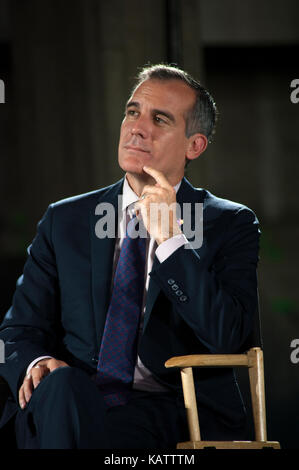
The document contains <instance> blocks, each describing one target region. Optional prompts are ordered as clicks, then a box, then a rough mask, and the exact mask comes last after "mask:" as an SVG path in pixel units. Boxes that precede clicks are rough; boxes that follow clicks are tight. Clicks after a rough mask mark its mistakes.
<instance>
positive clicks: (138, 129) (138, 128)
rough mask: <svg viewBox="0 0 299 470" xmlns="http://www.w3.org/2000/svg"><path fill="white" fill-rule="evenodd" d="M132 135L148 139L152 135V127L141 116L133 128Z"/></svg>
mask: <svg viewBox="0 0 299 470" xmlns="http://www.w3.org/2000/svg"><path fill="white" fill-rule="evenodd" d="M131 133H132V135H134V136H139V137H142V138H143V139H146V138H147V137H148V136H149V134H150V127H149V124H148V122H147V120H146V119H145V118H143V117H140V116H139V118H138V119H137V120H136V121H135V122H134V124H133V126H132V128H131Z"/></svg>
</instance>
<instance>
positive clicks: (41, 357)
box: [26, 356, 52, 375]
mask: <svg viewBox="0 0 299 470" xmlns="http://www.w3.org/2000/svg"><path fill="white" fill-rule="evenodd" d="M42 359H52V356H40V357H38V358H37V359H34V361H32V362H30V364H29V366H28V367H27V370H26V375H27V374H29V372H30V371H31V369H32V367H33V366H34V365H35V364H36V363H37V362H39V361H41V360H42Z"/></svg>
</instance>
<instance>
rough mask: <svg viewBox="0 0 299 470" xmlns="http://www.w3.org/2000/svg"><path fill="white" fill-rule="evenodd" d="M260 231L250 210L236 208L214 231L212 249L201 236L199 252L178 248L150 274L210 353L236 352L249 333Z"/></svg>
mask: <svg viewBox="0 0 299 470" xmlns="http://www.w3.org/2000/svg"><path fill="white" fill-rule="evenodd" d="M215 230H217V227H216V226H215ZM259 235H260V231H259V226H258V221H257V219H256V217H255V215H254V213H253V212H252V211H251V210H250V209H248V208H246V207H245V206H241V208H239V209H238V210H235V211H231V215H230V218H229V221H228V223H227V227H226V229H225V230H224V231H222V232H219V233H218V234H217V237H218V240H219V239H220V240H221V242H220V243H219V245H217V248H216V249H215V244H213V243H209V241H208V242H207V243H205V240H204V244H203V247H202V248H201V249H200V250H194V249H192V248H191V249H186V247H184V246H183V247H180V248H178V249H177V250H176V251H175V252H174V253H173V254H172V255H171V256H170V257H169V258H167V259H166V260H165V261H164V262H162V263H161V264H159V266H158V267H157V268H156V269H155V270H154V271H152V273H151V277H152V278H153V279H154V280H155V281H156V282H157V283H158V285H159V286H160V288H161V289H162V290H163V292H164V293H165V295H166V296H167V297H168V299H169V300H170V301H171V302H172V304H173V306H174V308H175V310H176V311H177V312H178V313H179V315H180V316H181V317H182V318H183V320H184V321H185V322H186V323H187V324H188V326H189V327H190V328H191V329H192V330H193V332H194V333H195V335H196V336H197V338H198V339H199V340H200V341H201V342H202V343H203V344H204V345H205V346H206V347H207V348H208V350H209V351H210V352H211V353H234V352H236V351H238V350H239V349H240V348H241V347H242V344H244V342H245V340H246V339H247V337H248V336H249V334H250V333H251V332H252V329H253V317H254V314H255V312H256V309H257V276H256V269H257V262H258V247H259ZM204 237H205V234H204ZM213 237H214V238H215V234H214V235H213ZM189 248H190V246H189ZM177 334H178V335H179V334H180V332H177Z"/></svg>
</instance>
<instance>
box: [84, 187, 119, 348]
mask: <svg viewBox="0 0 299 470" xmlns="http://www.w3.org/2000/svg"><path fill="white" fill-rule="evenodd" d="M122 186H123V179H122V180H120V181H119V182H118V183H116V184H115V185H113V186H111V187H109V188H106V190H103V191H101V194H100V197H99V199H98V202H97V205H96V207H94V208H93V209H92V211H91V213H90V237H91V276H92V299H93V307H94V315H95V328H96V341H97V345H98V347H99V346H100V343H101V338H102V334H103V330H104V325H105V320H106V314H107V310H108V307H109V301H110V291H111V278H112V268H113V256H114V249H115V240H116V237H117V221H118V196H119V195H120V194H121V193H122ZM101 203H102V204H105V205H103V206H100V204H101ZM102 208H105V211H108V210H109V209H110V211H111V212H110V214H111V217H114V220H111V219H110V217H108V216H106V215H107V213H108V212H104V213H101V214H100V211H101V209H102ZM103 216H104V217H105V218H107V221H108V223H111V229H113V228H115V232H114V234H115V236H112V237H106V238H99V236H98V235H97V234H98V233H99V232H98V230H99V227H100V226H99V224H100V221H101V219H102V218H103ZM102 220H103V219H102Z"/></svg>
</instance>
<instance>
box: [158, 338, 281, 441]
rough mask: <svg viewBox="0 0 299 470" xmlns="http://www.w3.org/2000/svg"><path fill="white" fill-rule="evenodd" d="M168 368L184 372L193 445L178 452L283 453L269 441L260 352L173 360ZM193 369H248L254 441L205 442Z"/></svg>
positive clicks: (185, 395)
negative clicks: (277, 451)
mask: <svg viewBox="0 0 299 470" xmlns="http://www.w3.org/2000/svg"><path fill="white" fill-rule="evenodd" d="M165 367H167V368H169V367H177V368H179V369H180V372H181V379H182V387H183V394H184V401H185V408H186V413H187V420H188V427H189V434H190V441H187V442H180V443H178V444H177V449H204V448H207V447H209V448H216V449H263V448H266V447H270V448H274V449H280V444H279V442H276V441H267V431H266V410H265V387H264V360H263V351H262V349H261V348H259V347H257V348H251V349H249V350H248V352H247V353H246V354H211V355H209V354H207V355H190V356H177V357H172V358H171V359H169V360H168V361H166V363H165ZM193 367H247V368H248V372H249V382H250V392H251V402H252V411H253V422H254V429H255V440H254V441H202V440H201V437H200V428H199V421H198V413H197V404H196V396H195V388H194V380H193V371H192V368H193Z"/></svg>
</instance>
